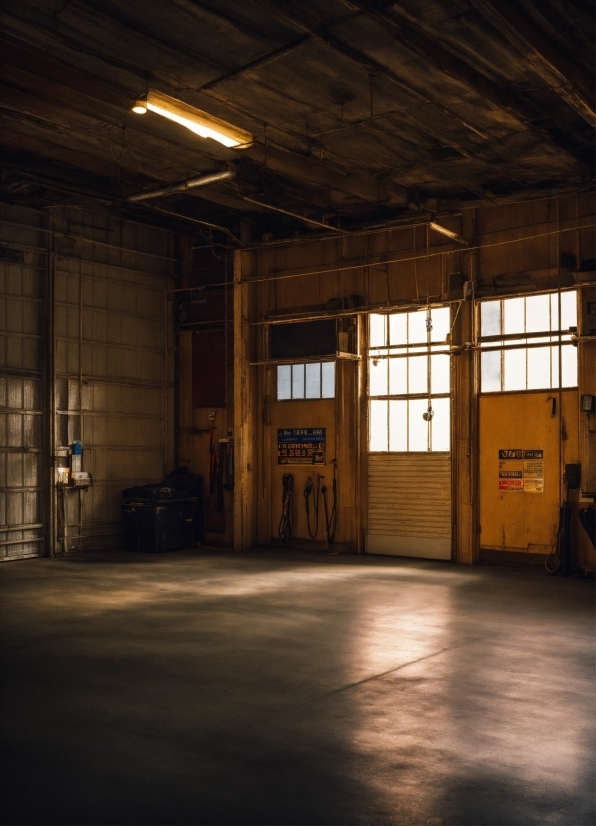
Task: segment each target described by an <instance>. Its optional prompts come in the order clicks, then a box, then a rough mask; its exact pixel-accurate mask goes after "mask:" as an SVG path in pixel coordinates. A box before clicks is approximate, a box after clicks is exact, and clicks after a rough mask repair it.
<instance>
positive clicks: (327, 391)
mask: <svg viewBox="0 0 596 826" xmlns="http://www.w3.org/2000/svg"><path fill="white" fill-rule="evenodd" d="M321 377H322V381H321V384H322V388H323V392H322V393H321V396H322V398H324V399H334V398H335V362H334V361H324V362H323V363H322V364H321Z"/></svg>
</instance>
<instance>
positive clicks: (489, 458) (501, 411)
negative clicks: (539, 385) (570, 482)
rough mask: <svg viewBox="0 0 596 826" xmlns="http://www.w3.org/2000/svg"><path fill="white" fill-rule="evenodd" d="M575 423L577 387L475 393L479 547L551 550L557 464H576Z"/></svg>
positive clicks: (559, 473) (555, 525)
mask: <svg viewBox="0 0 596 826" xmlns="http://www.w3.org/2000/svg"><path fill="white" fill-rule="evenodd" d="M577 422H578V397H577V390H565V391H563V392H562V393H561V394H560V396H559V393H558V391H545V392H542V393H536V392H529V393H515V394H513V393H507V394H505V393H499V394H494V395H491V394H489V395H483V396H481V397H480V547H481V548H482V549H486V550H499V551H517V552H519V553H539V554H549V553H553V552H554V551H555V550H556V545H557V532H558V526H559V508H560V504H561V487H560V481H561V476H562V466H563V465H564V464H565V462H572V461H576V458H575V457H576V455H577ZM560 435H561V439H559V436H560Z"/></svg>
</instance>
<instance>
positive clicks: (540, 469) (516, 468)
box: [499, 448, 544, 493]
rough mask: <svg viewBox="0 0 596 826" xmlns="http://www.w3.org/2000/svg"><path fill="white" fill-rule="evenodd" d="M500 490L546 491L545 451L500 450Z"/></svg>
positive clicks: (521, 491)
mask: <svg viewBox="0 0 596 826" xmlns="http://www.w3.org/2000/svg"><path fill="white" fill-rule="evenodd" d="M499 490H500V491H509V492H512V491H519V492H520V493H544V451H543V450H536V449H534V450H523V449H521V448H503V449H501V450H499Z"/></svg>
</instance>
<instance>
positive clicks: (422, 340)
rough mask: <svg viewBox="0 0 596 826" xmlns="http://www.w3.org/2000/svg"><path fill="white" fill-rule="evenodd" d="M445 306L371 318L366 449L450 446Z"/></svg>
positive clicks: (436, 449)
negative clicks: (367, 437)
mask: <svg viewBox="0 0 596 826" xmlns="http://www.w3.org/2000/svg"><path fill="white" fill-rule="evenodd" d="M449 328H450V311H449V308H448V307H436V308H432V309H427V310H417V311H415V312H410V313H391V314H380V313H373V314H371V315H370V316H369V351H368V377H369V383H368V394H369V398H370V401H369V450H371V451H373V452H402V451H404V452H405V451H448V450H449V449H450V357H449V350H448V346H447V344H446V338H447V334H448V333H449Z"/></svg>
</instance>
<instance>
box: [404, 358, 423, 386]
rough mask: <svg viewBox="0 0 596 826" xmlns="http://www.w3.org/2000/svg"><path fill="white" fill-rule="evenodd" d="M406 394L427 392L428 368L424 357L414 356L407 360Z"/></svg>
mask: <svg viewBox="0 0 596 826" xmlns="http://www.w3.org/2000/svg"><path fill="white" fill-rule="evenodd" d="M407 361H408V393H427V392H428V384H427V380H428V375H427V374H428V367H427V357H426V356H414V358H409V359H408V360H407Z"/></svg>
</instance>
